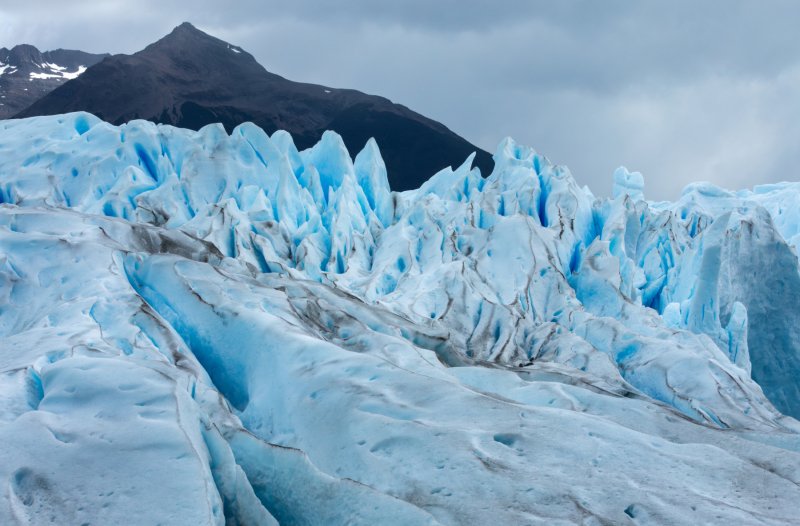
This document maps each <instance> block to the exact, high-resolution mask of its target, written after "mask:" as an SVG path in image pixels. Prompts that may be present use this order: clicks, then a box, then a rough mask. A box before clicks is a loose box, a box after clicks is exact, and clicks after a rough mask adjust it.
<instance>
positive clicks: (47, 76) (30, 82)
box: [0, 44, 109, 119]
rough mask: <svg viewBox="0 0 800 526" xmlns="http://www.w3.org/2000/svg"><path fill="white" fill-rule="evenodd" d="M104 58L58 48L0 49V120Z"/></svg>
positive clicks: (24, 45)
mask: <svg viewBox="0 0 800 526" xmlns="http://www.w3.org/2000/svg"><path fill="white" fill-rule="evenodd" d="M107 56H109V55H108V53H99V54H98V53H88V52H86V51H79V50H74V49H62V48H58V49H54V50H50V51H39V49H37V48H36V46H33V45H31V44H18V45H16V46H14V47H12V48H11V49H8V48H5V47H4V48H0V119H6V118H9V117H12V116H13V115H15V114H17V113H18V112H19V111H21V110H23V109H25V108H27V107H28V106H30V105H31V104H33V103H34V102H35V101H37V100H38V99H40V98H41V97H43V96H45V95H47V94H48V93H50V92H51V91H52V90H54V89H56V88H57V87H58V86H60V85H62V84H64V83H65V81H69V80H70V79H73V78H76V77H78V76H79V75H80V74H82V73H83V72H84V71H85V70H86V69H87V68H88V67H90V66H92V65H94V64H96V63H97V62H100V61H101V60H103V59H104V58H105V57H107Z"/></svg>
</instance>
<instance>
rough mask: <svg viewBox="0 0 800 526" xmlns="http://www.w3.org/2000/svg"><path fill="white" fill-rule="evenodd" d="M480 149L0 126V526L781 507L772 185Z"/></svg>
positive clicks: (675, 518) (786, 206)
mask: <svg viewBox="0 0 800 526" xmlns="http://www.w3.org/2000/svg"><path fill="white" fill-rule="evenodd" d="M494 159H495V170H494V172H493V173H492V174H488V176H487V177H485V178H484V177H482V175H481V174H480V173H479V172H478V171H477V170H476V169H473V168H472V166H471V159H467V160H466V162H465V163H464V164H462V165H461V166H458V167H454V168H447V169H444V170H442V171H440V172H439V173H437V174H433V176H432V177H431V178H430V180H429V181H428V182H427V183H425V184H424V185H423V186H422V187H421V188H419V189H418V190H413V191H409V192H403V193H395V192H392V191H391V190H390V188H389V185H388V180H387V176H386V168H385V165H384V163H383V160H382V158H381V155H380V151H379V148H378V145H377V144H376V143H375V142H374V141H371V140H370V141H369V142H367V143H366V144H365V146H364V149H363V150H362V151H361V152H359V153H358V154H357V155H356V156H355V160H353V159H352V158H351V155H350V153H349V152H348V151H347V149H346V148H345V147H344V145H343V143H342V141H341V139H340V138H339V137H338V136H337V135H336V134H334V133H331V132H328V133H326V134H325V135H324V136H323V137H322V140H321V141H320V142H319V143H318V144H317V145H316V146H315V147H313V148H311V149H309V150H305V151H302V152H299V151H298V150H297V148H296V147H295V145H294V142H293V141H292V138H291V136H289V135H288V134H286V133H284V132H276V133H275V134H273V135H272V136H271V137H270V136H268V135H267V134H265V133H264V132H263V131H262V130H260V129H259V128H257V127H255V126H253V125H250V124H244V125H241V126H239V127H238V128H236V129H235V130H234V131H233V133H231V134H230V135H228V134H227V133H225V131H224V129H222V128H221V127H220V126H208V127H206V128H203V129H202V130H200V131H199V132H192V131H187V130H181V129H177V128H172V127H169V126H156V125H154V124H151V123H148V122H144V121H132V122H131V123H129V124H126V125H123V126H119V127H115V126H111V125H109V124H106V123H104V122H102V121H100V120H99V119H97V118H95V117H94V116H92V115H89V114H83V113H76V114H68V115H61V116H55V117H41V118H32V119H26V120H20V121H0V203H2V204H0V305H2V309H1V310H0V359H2V360H3V363H4V366H3V368H2V371H4V375H3V376H0V400H1V401H2V402H0V409H2V411H1V412H0V435H2V437H3V440H4V443H6V444H10V446H9V447H8V448H7V449H5V450H4V453H0V454H2V455H4V457H3V462H0V477H3V478H4V479H5V480H8V481H9V488H10V490H9V494H8V495H9V498H8V499H7V500H6V501H5V502H4V503H2V505H0V518H2V519H3V520H0V522H3V521H6V522H8V521H10V520H11V518H16V519H17V520H27V517H34V518H35V517H39V516H44V515H47V516H48V517H49V516H50V515H54V516H57V517H58V518H59V519H60V520H61V522H70V521H74V522H80V521H81V520H85V519H86V518H89V517H102V518H103V519H104V520H106V521H107V522H113V521H119V520H126V519H127V520H129V519H130V517H131V516H136V517H140V518H141V520H142V523H153V522H157V521H159V520H161V521H164V520H167V519H168V518H170V517H177V519H176V521H177V523H181V522H185V523H187V524H188V523H192V524H212V523H213V524H224V523H226V522H227V523H233V524H236V523H239V524H272V523H275V522H278V523H293V522H296V523H305V524H338V523H344V522H350V523H358V524H375V523H392V522H394V523H397V524H437V523H438V524H464V523H507V524H521V523H536V522H541V523H548V524H557V523H581V522H583V523H586V524H593V523H625V522H626V521H630V520H631V518H632V519H633V520H636V521H640V522H644V523H646V522H648V521H649V522H651V523H687V524H689V523H717V522H720V521H727V522H731V523H735V524H785V523H787V522H789V521H791V520H793V518H794V515H795V510H794V502H795V501H796V499H797V498H798V497H800V489H799V488H800V478H799V477H798V473H800V435H799V434H798V432H800V424H798V423H797V421H796V420H794V419H793V418H791V416H786V415H797V414H798V409H800V408H799V407H798V404H800V396H798V393H797V389H798V387H797V386H798V380H797V378H798V371H800V365H798V363H797V361H798V352H797V347H796V345H797V343H796V342H798V341H800V338H798V337H797V336H798V335H795V332H794V331H796V330H797V329H796V328H795V327H797V326H800V325H798V323H797V322H798V321H800V320H795V317H796V313H795V310H794V309H793V307H792V298H793V297H794V296H793V295H795V294H797V293H800V290H798V289H797V288H798V287H800V274H798V264H797V256H796V252H795V249H794V248H793V247H794V243H795V242H794V241H790V242H787V241H786V240H787V239H790V240H794V239H796V237H795V236H797V235H798V234H799V232H798V229H797V225H798V221H797V220H796V218H795V217H793V215H794V214H796V213H795V212H794V211H793V209H792V208H791V206H790V205H791V203H794V202H795V201H796V199H797V198H798V197H797V195H798V188H797V186H796V185H789V184H787V185H779V186H775V187H770V188H762V189H756V190H754V191H753V192H739V193H733V192H725V191H722V190H718V189H714V188H711V187H709V186H703V185H698V186H695V187H692V188H689V189H688V190H687V191H686V192H685V193H684V195H683V196H682V198H681V199H680V200H679V201H678V202H677V203H658V204H653V203H649V202H647V201H645V200H644V198H643V196H642V190H643V187H644V182H643V178H642V176H641V174H637V173H635V172H634V173H630V172H628V171H627V170H624V169H620V170H618V171H617V172H616V173H615V174H614V184H615V187H614V188H615V189H614V197H613V198H611V199H598V198H595V197H594V196H593V195H592V194H591V192H589V191H588V189H585V188H581V187H579V186H578V185H577V183H576V182H575V180H574V179H573V178H572V176H571V175H570V173H569V171H568V170H566V169H565V168H563V167H559V166H556V165H553V164H552V163H550V162H549V161H548V160H547V159H546V158H544V157H543V156H541V155H539V154H538V153H536V152H535V151H534V150H532V149H530V148H527V147H524V146H522V145H518V144H516V143H515V142H514V141H513V140H511V139H506V140H504V141H503V142H502V143H501V144H500V145H499V147H498V149H497V151H496V153H495V156H494ZM795 210H796V208H795ZM763 268H772V269H774V272H771V273H770V275H769V276H764V275H763V273H759V269H763ZM79 400H80V403H78V401H79ZM776 407H777V409H776ZM779 410H780V411H779ZM781 412H783V413H784V414H782V413H781ZM138 420H142V422H144V424H143V425H145V426H148V429H149V428H152V429H160V430H162V431H161V432H159V433H155V432H153V433H150V434H146V435H141V434H140V433H139V432H137V431H136V430H134V429H133V427H132V426H133V424H132V423H131V422H136V421H138ZM87 421H88V422H90V424H88V425H87V424H86V422H87ZM140 435H141V436H140ZM129 450H133V451H136V452H137V453H136V454H135V458H134V457H130V456H129V455H128V453H127V452H128V451H129ZM123 457H124V458H126V459H130V458H134V461H126V462H122V461H121V459H122V458H123ZM84 458H91V459H92V460H91V462H83V461H81V459H84ZM65 462H66V463H69V466H70V469H69V470H66V469H65V468H63V467H62V466H63V465H64V463H65ZM110 465H120V466H122V467H121V468H119V469H118V470H116V471H112V472H111V473H109V474H108V475H107V476H106V479H105V480H107V482H105V483H104V484H105V485H106V486H107V487H108V489H107V490H105V491H101V490H99V489H98V488H97V487H95V485H96V483H95V482H94V481H95V480H96V479H97V476H98V473H100V472H101V470H103V469H104V466H110ZM173 469H174V471H173V472H174V473H181V476H180V477H175V476H174V475H167V474H166V471H167V470H173ZM106 472H107V471H106ZM141 473H150V474H151V475H150V479H143V478H142V475H141ZM84 479H88V480H90V481H91V482H88V483H86V484H79V483H75V481H81V480H84ZM145 480H146V481H147V482H149V483H150V485H149V486H148V487H145V486H143V485H141V484H140V482H141V483H142V484H143V483H144V481H145ZM161 482H163V483H161ZM42 487H50V488H58V490H57V491H55V490H54V491H52V492H49V493H43V492H42V491H41V490H40V489H37V488H42ZM154 488H159V489H160V491H159V492H156V491H155V490H154ZM109 491H113V492H114V494H118V493H119V492H125V493H124V495H125V496H126V498H125V499H122V498H114V497H113V495H108V492H109ZM156 493H158V494H156ZM98 495H99V496H98ZM167 495H169V496H170V498H169V499H168V498H167ZM143 501H147V502H148V503H149V504H148V506H147V507H146V508H147V509H146V510H145V512H141V511H140V512H139V514H137V515H132V510H133V509H137V510H138V509H139V508H140V507H141V506H140V505H138V504H137V503H141V502H143ZM26 502H27V503H32V504H26ZM62 502H80V503H81V504H82V507H81V509H77V508H66V507H64V506H62V505H61V504H60V503H62ZM69 510H72V511H69ZM98 510H100V511H98ZM68 512H69V513H73V515H70V516H67V515H65V514H66V513H68ZM73 519H74V520H73ZM34 520H35V519H34ZM94 520H96V519H94Z"/></svg>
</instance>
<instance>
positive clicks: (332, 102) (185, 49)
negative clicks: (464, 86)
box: [16, 23, 493, 190]
mask: <svg viewBox="0 0 800 526" xmlns="http://www.w3.org/2000/svg"><path fill="white" fill-rule="evenodd" d="M79 110H83V111H88V112H90V113H93V114H95V115H97V116H98V117H100V118H101V119H103V120H105V121H108V122H110V123H113V124H121V123H123V122H127V121H129V120H131V119H147V120H151V121H154V122H158V123H165V124H172V125H175V126H180V127H185V128H191V129H199V128H201V127H202V126H204V125H206V124H209V123H213V122H221V123H222V124H223V125H224V126H225V128H226V129H227V130H228V132H230V131H231V130H232V129H233V128H234V127H235V126H236V125H238V124H241V123H242V122H247V121H251V122H253V123H255V124H257V125H258V126H260V127H262V128H263V129H264V130H265V131H266V132H267V133H273V132H274V131H276V130H279V129H284V130H287V131H288V132H290V133H291V134H292V136H293V137H294V140H295V143H296V144H297V147H298V148H300V149H304V148H307V147H310V146H311V145H313V144H314V143H316V142H317V141H318V140H319V138H320V137H321V135H322V133H323V132H324V131H325V130H328V129H332V130H335V131H337V132H338V133H339V134H340V135H342V137H343V139H344V142H345V144H346V145H347V148H348V149H349V150H350V151H351V153H352V154H355V153H356V152H357V151H359V150H360V149H361V148H362V147H363V146H364V143H365V142H366V141H367V139H369V138H370V137H374V138H375V139H376V140H377V141H378V144H379V145H380V148H381V153H382V155H383V156H384V159H385V161H386V165H387V169H388V172H389V182H390V184H391V186H392V189H394V190H406V189H410V188H416V187H418V186H419V185H420V184H421V183H422V182H424V181H425V180H427V178H428V177H430V176H431V175H432V174H433V173H435V172H436V171H438V170H440V169H441V168H444V167H446V166H448V165H452V166H457V165H460V164H461V163H462V162H463V161H464V160H465V159H466V157H467V156H468V155H469V154H470V153H472V152H477V155H476V158H475V165H476V166H478V167H479V168H480V169H481V172H482V173H483V174H484V175H486V174H488V173H489V171H490V170H491V168H492V164H493V163H492V158H491V156H490V155H489V154H488V153H487V152H485V151H483V150H481V149H479V148H477V147H476V146H474V145H472V144H470V143H469V142H467V141H466V140H464V139H463V138H461V137H459V136H458V135H456V134H455V133H453V132H452V131H450V130H449V129H448V128H447V127H445V126H444V125H442V124H440V123H438V122H436V121H433V120H431V119H428V118H426V117H424V116H422V115H420V114H418V113H415V112H413V111H411V110H409V109H408V108H406V107H405V106H401V105H399V104H394V103H392V102H391V101H390V100H388V99H385V98H383V97H378V96H374V95H367V94H364V93H361V92H359V91H355V90H350V89H335V88H328V87H325V86H319V85H315V84H305V83H300V82H293V81H290V80H287V79H284V78H283V77H280V76H278V75H275V74H273V73H270V72H269V71H267V70H266V69H264V67H263V66H261V65H260V64H259V63H258V62H256V60H255V59H254V58H253V56H252V55H250V54H249V53H247V52H246V51H244V50H243V49H241V48H239V47H237V46H234V45H231V44H228V43H227V42H223V41H222V40H219V39H217V38H214V37H212V36H210V35H207V34H205V33H203V32H202V31H200V30H198V29H196V28H195V27H194V26H192V25H191V24H188V23H184V24H182V25H180V26H178V27H177V28H175V29H174V30H173V31H172V33H170V34H169V35H167V36H166V37H164V38H162V39H161V40H159V41H158V42H155V43H153V44H151V45H149V46H147V47H146V48H145V49H143V50H142V51H139V52H138V53H135V54H133V55H114V56H112V57H109V58H107V59H106V60H104V61H102V62H101V63H99V64H96V65H95V66H93V67H90V68H89V69H88V70H87V71H86V73H84V74H83V75H81V76H80V77H78V78H76V79H75V80H72V81H70V82H67V83H65V84H64V85H62V86H60V87H59V88H58V89H56V90H53V91H52V92H51V93H49V94H48V95H46V96H45V97H43V98H42V99H40V100H39V101H37V102H35V103H34V104H32V105H31V106H30V107H29V108H27V109H25V110H24V111H22V112H20V113H19V114H17V115H16V116H17V117H31V116H35V115H54V114H59V113H66V112H70V111H79Z"/></svg>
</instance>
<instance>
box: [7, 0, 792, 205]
mask: <svg viewBox="0 0 800 526" xmlns="http://www.w3.org/2000/svg"><path fill="white" fill-rule="evenodd" d="M183 21H189V22H192V23H193V24H194V25H196V26H197V27H199V28H200V29H202V30H204V31H206V32H208V33H211V34H213V35H215V36H217V37H219V38H222V39H223V40H226V41H228V42H231V43H233V44H237V45H240V46H242V47H243V48H245V49H246V50H248V51H250V52H251V53H252V54H253V55H254V56H255V57H256V58H257V59H258V60H259V62H261V64H263V65H264V66H265V67H266V68H267V69H268V70H270V71H273V72H275V73H278V74H280V75H283V76H285V77H287V78H289V79H292V80H298V81H306V82H314V83H319V84H325V85H329V86H334V87H341V88H355V89H359V90H361V91H365V92H368V93H374V94H379V95H383V96H386V97H388V98H390V99H392V100H393V101H395V102H399V103H401V104H404V105H406V106H409V107H410V108H412V109H414V110H416V111H418V112H420V113H423V114H425V115H427V116H429V117H431V118H434V119H436V120H439V121H441V122H443V123H444V124H446V125H447V126H448V127H450V128H451V129H452V130H453V131H455V132H456V133H458V134H460V135H462V136H464V137H465V138H467V139H468V140H470V141H471V142H473V143H475V144H477V145H478V146H481V147H483V148H485V149H487V150H489V151H490V152H492V151H494V149H495V146H496V145H497V143H498V142H499V141H500V140H501V139H502V138H503V137H505V136H507V135H510V136H512V137H514V138H515V139H516V140H517V141H518V142H521V143H524V144H528V145H531V146H533V147H534V148H536V149H537V150H538V151H539V152H540V153H542V154H544V155H546V156H548V157H549V158H550V159H551V160H552V161H553V162H556V163H559V164H565V165H567V166H569V168H570V169H571V171H572V173H573V174H574V175H575V177H576V178H577V180H578V181H579V182H580V183H582V184H587V185H589V187H590V188H591V189H592V191H593V192H594V193H595V194H597V195H607V194H608V193H609V192H610V187H611V174H612V172H613V170H614V168H616V167H617V166H619V165H625V166H627V167H628V168H629V169H631V170H638V171H641V172H642V173H643V174H644V176H645V184H646V186H645V195H646V196H647V197H648V198H650V199H667V198H669V199H674V198H676V197H677V196H678V195H680V191H681V189H682V188H683V186H684V185H686V184H688V183H689V182H692V181H697V180H707V181H712V182H714V183H716V184H719V185H721V186H724V187H726V188H743V187H750V186H752V185H754V184H760V183H764V182H773V181H780V180H798V179H800V174H799V173H798V171H797V169H796V167H797V166H798V164H800V148H799V147H798V146H800V37H798V29H797V28H798V27H800V2H796V1H793V0H785V1H784V0H758V1H756V0H753V1H737V0H714V1H710V0H709V1H701V0H694V1H688V0H687V1H682V0H671V1H655V0H654V1H636V2H634V1H633V0H628V1H616V0H603V1H590V0H586V1H571V0H557V1H556V0H551V1H547V2H540V1H533V0H519V1H505V2H503V1H500V0H494V1H472V2H469V1H466V0H438V1H434V0H409V1H403V0H395V1H393V2H388V1H387V2H383V1H378V0H352V1H348V0H339V1H338V2H329V1H317V2H312V1H307V0H284V1H271V0H245V1H239V2H232V1H225V2H223V1H220V0H216V1H210V0H194V1H180V2H179V1H172V0H138V1H122V0H112V1H105V2H103V1H98V0H72V1H69V2H65V1H62V0H28V1H24V2H23V1H20V0H0V47H2V46H6V47H10V46H12V45H14V44H18V43H23V42H24V43H30V44H34V45H36V46H37V47H39V48H40V49H42V50H45V49H54V48H58V47H64V48H73V49H83V50H86V51H94V52H105V51H107V52H111V53H132V52H135V51H138V50H139V49H141V48H143V47H144V46H145V45H147V44H148V43H150V42H153V41H155V40H157V39H158V38H160V37H161V36H163V35H164V34H166V33H168V32H169V31H170V30H171V29H172V28H173V27H174V26H176V25H178V24H179V23H181V22H183Z"/></svg>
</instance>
